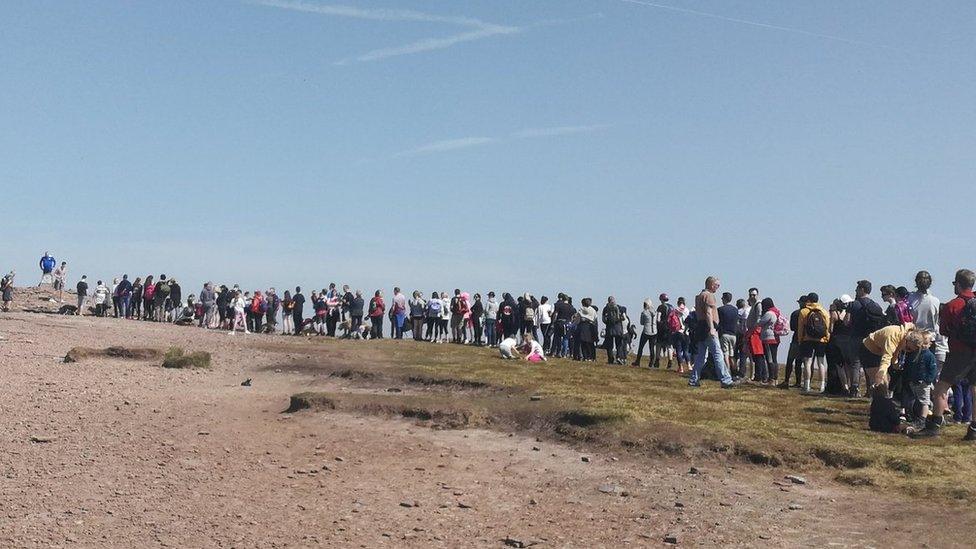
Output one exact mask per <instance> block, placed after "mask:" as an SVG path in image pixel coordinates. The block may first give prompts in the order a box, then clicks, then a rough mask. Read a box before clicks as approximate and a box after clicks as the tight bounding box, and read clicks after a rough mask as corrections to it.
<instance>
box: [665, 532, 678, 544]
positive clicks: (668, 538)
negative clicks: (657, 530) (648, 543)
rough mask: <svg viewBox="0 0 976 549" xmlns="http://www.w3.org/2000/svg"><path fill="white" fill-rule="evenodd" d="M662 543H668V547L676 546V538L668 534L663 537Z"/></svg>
mask: <svg viewBox="0 0 976 549" xmlns="http://www.w3.org/2000/svg"><path fill="white" fill-rule="evenodd" d="M664 543H668V544H670V545H678V536H676V535H674V534H668V535H666V536H664Z"/></svg>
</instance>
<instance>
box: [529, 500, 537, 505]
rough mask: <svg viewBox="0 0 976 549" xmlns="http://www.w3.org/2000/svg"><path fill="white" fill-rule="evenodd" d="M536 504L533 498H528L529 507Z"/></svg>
mask: <svg viewBox="0 0 976 549" xmlns="http://www.w3.org/2000/svg"><path fill="white" fill-rule="evenodd" d="M538 504H539V502H538V501H536V500H535V498H529V505H538Z"/></svg>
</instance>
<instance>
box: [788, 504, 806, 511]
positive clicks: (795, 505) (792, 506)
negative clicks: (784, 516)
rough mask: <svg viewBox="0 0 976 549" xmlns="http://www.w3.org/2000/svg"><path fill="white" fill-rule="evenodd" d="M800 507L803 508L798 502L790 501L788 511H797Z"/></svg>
mask: <svg viewBox="0 0 976 549" xmlns="http://www.w3.org/2000/svg"><path fill="white" fill-rule="evenodd" d="M801 509H803V506H802V505H800V504H799V503H791V504H790V511H799V510H801Z"/></svg>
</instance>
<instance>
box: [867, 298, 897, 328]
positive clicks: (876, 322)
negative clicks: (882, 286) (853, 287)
mask: <svg viewBox="0 0 976 549" xmlns="http://www.w3.org/2000/svg"><path fill="white" fill-rule="evenodd" d="M869 305H874V306H875V308H871V307H870V306H869ZM861 310H862V311H863V312H864V329H865V330H866V331H867V333H869V334H871V333H874V332H877V331H878V330H880V329H881V328H884V327H885V326H888V325H889V324H891V323H890V322H889V321H888V315H886V314H884V311H882V310H881V306H879V305H878V304H877V303H875V302H873V301H871V300H867V301H863V300H862V301H861Z"/></svg>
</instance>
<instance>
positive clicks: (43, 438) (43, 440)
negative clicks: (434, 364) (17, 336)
mask: <svg viewBox="0 0 976 549" xmlns="http://www.w3.org/2000/svg"><path fill="white" fill-rule="evenodd" d="M55 440H58V437H56V436H52V435H31V437H30V441H31V442H34V443H37V444H47V443H50V442H54V441H55Z"/></svg>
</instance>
